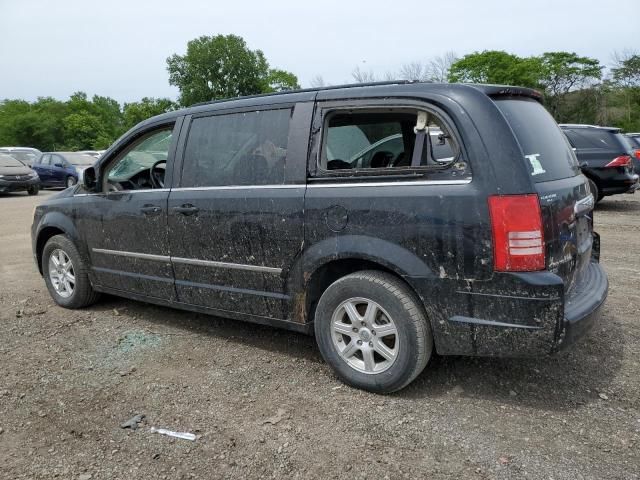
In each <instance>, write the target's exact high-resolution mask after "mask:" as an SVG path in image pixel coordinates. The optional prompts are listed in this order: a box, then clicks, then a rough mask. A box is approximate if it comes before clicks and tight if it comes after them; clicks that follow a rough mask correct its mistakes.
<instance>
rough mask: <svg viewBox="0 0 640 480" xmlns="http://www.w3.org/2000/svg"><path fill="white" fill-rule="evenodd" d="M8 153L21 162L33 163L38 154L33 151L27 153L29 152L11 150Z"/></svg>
mask: <svg viewBox="0 0 640 480" xmlns="http://www.w3.org/2000/svg"><path fill="white" fill-rule="evenodd" d="M10 155H11V156H12V157H13V158H17V159H18V160H20V161H21V162H26V163H34V162H35V161H36V159H37V158H38V155H36V154H35V153H29V152H11V154H10Z"/></svg>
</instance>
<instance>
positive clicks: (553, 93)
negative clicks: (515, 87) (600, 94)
mask: <svg viewBox="0 0 640 480" xmlns="http://www.w3.org/2000/svg"><path fill="white" fill-rule="evenodd" d="M538 60H539V63H540V78H539V83H540V86H541V87H542V88H544V91H545V100H546V105H547V108H548V109H549V111H550V112H551V114H552V115H553V116H554V117H556V119H558V120H561V121H564V119H563V118H562V112H561V108H562V106H563V103H564V99H565V97H566V95H567V94H568V93H569V92H570V91H572V90H576V89H582V88H585V87H587V86H589V85H591V84H594V83H596V82H597V81H599V80H600V79H601V77H602V69H603V68H604V67H603V66H602V65H600V62H599V61H598V60H597V59H595V58H589V57H580V56H578V55H577V54H575V53H573V52H545V53H543V54H542V55H541V56H540V57H538Z"/></svg>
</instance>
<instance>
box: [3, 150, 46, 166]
mask: <svg viewBox="0 0 640 480" xmlns="http://www.w3.org/2000/svg"><path fill="white" fill-rule="evenodd" d="M0 153H8V154H10V155H11V156H12V157H14V158H17V159H18V160H20V161H21V162H22V163H24V164H25V165H27V166H28V167H31V166H32V165H33V164H34V163H36V162H37V161H38V159H39V158H40V155H42V152H41V151H40V150H38V149H37V148H30V147H0Z"/></svg>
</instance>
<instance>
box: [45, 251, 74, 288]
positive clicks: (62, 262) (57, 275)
mask: <svg viewBox="0 0 640 480" xmlns="http://www.w3.org/2000/svg"><path fill="white" fill-rule="evenodd" d="M49 279H50V280H51V285H52V286H53V289H54V290H55V291H56V293H57V294H58V295H59V296H61V297H62V298H69V297H70V296H71V295H73V290H74V289H75V286H76V276H75V271H74V269H73V263H72V262H71V258H69V255H67V254H66V253H65V252H64V251H63V250H61V249H59V248H56V249H55V250H53V251H52V252H51V255H49Z"/></svg>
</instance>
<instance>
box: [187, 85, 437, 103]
mask: <svg viewBox="0 0 640 480" xmlns="http://www.w3.org/2000/svg"><path fill="white" fill-rule="evenodd" d="M410 83H433V82H429V81H427V82H421V81H419V80H385V81H383V82H365V83H345V84H342V85H330V86H327V87H317V88H299V89H297V90H285V91H283V92H272V93H259V94H256V95H245V96H241V97H231V98H221V99H219V100H210V101H208V102H198V103H194V104H193V105H189V107H188V108H190V107H198V106H200V105H211V104H212V103H220V102H227V101H229V100H241V99H244V98H260V97H272V96H277V95H285V94H288V93H306V92H320V91H324V90H339V89H342V88H358V87H378V86H383V85H407V84H410Z"/></svg>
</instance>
